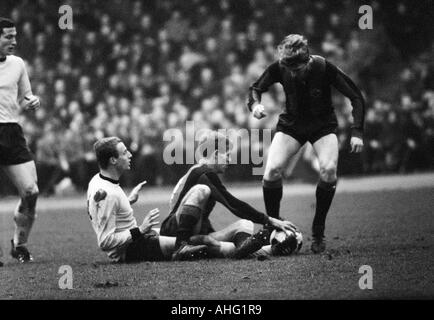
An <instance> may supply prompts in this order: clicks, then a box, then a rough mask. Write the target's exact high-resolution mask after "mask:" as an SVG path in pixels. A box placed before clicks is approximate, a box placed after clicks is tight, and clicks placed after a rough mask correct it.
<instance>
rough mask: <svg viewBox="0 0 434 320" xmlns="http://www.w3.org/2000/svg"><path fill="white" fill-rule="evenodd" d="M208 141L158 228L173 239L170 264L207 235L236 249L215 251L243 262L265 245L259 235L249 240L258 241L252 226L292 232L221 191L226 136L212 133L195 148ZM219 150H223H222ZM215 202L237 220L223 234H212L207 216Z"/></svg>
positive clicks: (287, 224) (226, 158)
mask: <svg viewBox="0 0 434 320" xmlns="http://www.w3.org/2000/svg"><path fill="white" fill-rule="evenodd" d="M209 141H213V143H212V145H213V146H215V147H214V148H213V149H212V151H210V150H209V149H207V148H205V149H203V150H201V151H202V152H203V153H202V154H203V156H204V157H203V159H201V161H200V162H199V164H197V165H194V166H193V167H192V168H191V169H190V170H189V171H188V172H187V173H186V174H185V175H184V176H183V177H182V178H181V179H180V180H179V182H178V183H177V185H176V187H175V189H174V191H173V193H172V197H171V199H170V209H169V211H170V213H169V216H168V217H167V218H166V219H165V220H164V221H163V223H162V225H161V230H160V234H161V235H163V236H174V237H176V244H175V247H176V251H175V252H174V254H173V260H183V259H184V258H185V256H188V254H189V249H190V247H193V246H192V245H191V244H190V241H191V240H190V239H191V238H192V236H195V235H196V236H197V235H207V236H208V237H207V238H208V239H212V240H213V241H212V242H214V243H217V245H219V244H218V243H220V244H225V243H226V244H227V243H228V242H231V243H233V244H234V245H235V247H236V249H235V248H230V247H228V248H226V249H225V248H219V250H216V251H217V252H220V253H222V252H225V251H226V252H231V254H230V256H231V257H234V258H244V257H247V256H248V255H249V254H251V253H253V252H255V251H257V250H259V249H260V248H261V247H262V246H263V245H265V243H263V242H262V241H261V239H259V237H260V236H261V232H259V233H257V234H256V235H255V236H256V237H254V238H253V239H254V240H258V241H251V238H252V233H253V228H254V225H253V222H254V223H258V224H262V225H270V226H272V227H273V228H277V229H280V230H285V229H289V230H291V229H293V228H294V226H293V225H292V224H291V223H290V222H289V221H281V220H279V219H276V218H272V217H269V216H267V215H266V214H264V213H262V212H260V211H258V210H256V209H254V208H253V207H252V206H250V205H249V204H247V203H245V202H243V201H241V200H239V199H237V198H236V197H234V196H233V195H232V194H231V193H230V192H229V191H228V190H227V189H226V188H225V186H224V185H223V183H222V181H221V180H220V178H219V177H218V174H219V173H223V172H224V171H225V169H226V167H227V165H228V163H229V161H230V142H229V140H228V139H227V137H226V136H224V135H222V134H219V133H216V132H213V133H212V134H210V135H207V136H206V137H205V139H204V140H203V141H202V142H201V143H200V144H199V148H201V147H203V146H204V145H206V144H207V142H209ZM219 141H220V144H219ZM221 146H224V147H223V149H222V148H221ZM216 202H219V203H221V204H222V205H223V206H225V207H226V208H227V209H228V210H229V211H231V212H232V213H233V214H235V215H236V216H237V217H239V218H241V220H239V221H238V222H235V223H234V224H232V225H230V226H228V227H227V228H224V229H223V230H220V231H215V230H214V228H213V227H212V226H211V222H210V220H209V215H210V213H211V211H212V210H213V208H214V206H215V204H216ZM248 239H249V241H248V242H247V241H246V240H248ZM212 242H211V243H210V244H211V245H213V243H212Z"/></svg>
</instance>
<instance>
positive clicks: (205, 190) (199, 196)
mask: <svg viewBox="0 0 434 320" xmlns="http://www.w3.org/2000/svg"><path fill="white" fill-rule="evenodd" d="M192 194H193V195H194V196H193V197H194V198H195V200H196V201H198V202H199V203H203V202H206V201H208V199H209V197H210V195H211V189H210V188H209V187H208V186H206V185H204V184H198V185H195V186H194V187H193V190H192Z"/></svg>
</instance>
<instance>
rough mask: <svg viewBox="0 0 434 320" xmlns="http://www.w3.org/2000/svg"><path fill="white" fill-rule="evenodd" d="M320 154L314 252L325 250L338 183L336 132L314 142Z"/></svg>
mask: <svg viewBox="0 0 434 320" xmlns="http://www.w3.org/2000/svg"><path fill="white" fill-rule="evenodd" d="M313 148H314V150H315V152H316V154H317V156H318V161H319V167H320V179H319V182H318V185H317V188H316V210H315V216H314V219H313V222H312V238H313V242H312V246H311V249H312V251H313V252H314V253H321V252H323V251H324V250H325V242H324V230H325V222H326V217H327V213H328V211H329V209H330V206H331V203H332V201H333V197H334V195H335V191H336V184H337V164H338V155H339V147H338V139H337V137H336V135H335V134H329V135H326V136H324V137H322V138H320V139H319V140H318V141H316V142H315V143H314V144H313Z"/></svg>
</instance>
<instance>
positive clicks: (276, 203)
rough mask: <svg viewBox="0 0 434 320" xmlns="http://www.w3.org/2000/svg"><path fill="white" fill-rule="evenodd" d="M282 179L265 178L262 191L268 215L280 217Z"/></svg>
mask: <svg viewBox="0 0 434 320" xmlns="http://www.w3.org/2000/svg"><path fill="white" fill-rule="evenodd" d="M282 189H283V188H282V179H279V180H276V181H268V180H263V183H262V192H263V195H264V204H265V210H266V211H267V215H268V216H270V217H273V218H279V211H280V200H282Z"/></svg>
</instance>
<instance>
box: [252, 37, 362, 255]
mask: <svg viewBox="0 0 434 320" xmlns="http://www.w3.org/2000/svg"><path fill="white" fill-rule="evenodd" d="M278 56H279V59H278V61H275V62H274V63H272V64H271V65H270V66H268V67H267V68H266V70H265V71H264V72H263V74H262V75H261V76H260V77H259V79H258V80H257V81H256V82H254V83H253V84H252V86H251V87H250V88H249V99H248V107H249V110H250V111H251V112H252V113H253V116H254V117H255V118H257V119H262V118H263V117H265V116H266V112H265V107H264V106H263V105H262V104H261V94H262V93H263V92H265V91H267V90H268V88H269V87H270V86H271V85H272V84H274V83H276V82H278V83H280V84H281V85H282V86H283V89H284V92H285V97H286V108H285V111H284V112H283V113H282V114H281V115H280V117H279V121H278V123H277V128H276V134H275V135H274V137H273V140H272V143H271V146H270V149H269V151H268V160H267V164H266V167H265V172H264V176H263V196H264V202H265V207H266V211H267V214H268V215H269V216H270V217H274V218H277V217H279V210H280V201H281V199H282V172H283V171H284V170H285V168H286V166H287V164H288V162H289V161H290V159H291V158H292V157H293V156H294V155H295V154H296V153H297V151H298V150H299V149H300V147H301V146H303V145H304V144H305V143H306V142H307V141H309V142H310V143H311V144H312V146H313V149H314V151H315V153H316V155H317V157H318V160H319V167H320V173H319V182H318V185H317V189H316V210H315V216H314V219H313V223H312V238H313V241H312V245H311V250H312V251H313V252H314V253H321V252H323V251H324V250H325V242H324V230H325V221H326V216H327V212H328V211H329V208H330V205H331V203H332V200H333V197H334V194H335V190H336V183H337V175H336V171H337V163H338V153H339V149H338V139H337V136H336V129H337V118H336V114H335V112H334V109H333V106H332V98H331V87H332V86H333V87H334V88H336V89H337V90H338V91H340V92H341V93H342V94H343V95H345V96H346V97H347V98H349V99H350V101H351V105H352V107H353V110H352V113H353V119H354V123H353V125H352V127H351V128H352V132H351V141H350V145H351V152H355V153H359V152H361V151H362V148H363V126H364V114H365V102H364V99H363V96H362V94H361V92H360V90H359V89H358V88H357V86H356V85H355V84H354V83H353V81H352V80H351V79H350V78H349V77H348V76H347V75H346V74H345V73H344V72H343V71H342V70H340V69H339V68H337V67H336V66H334V65H333V64H332V63H330V62H329V61H327V60H325V59H324V58H323V57H321V56H316V55H310V54H309V48H308V42H307V40H306V38H305V37H303V36H302V35H298V34H290V35H288V36H286V37H285V38H284V39H283V40H282V42H281V43H280V44H279V46H278Z"/></svg>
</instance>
